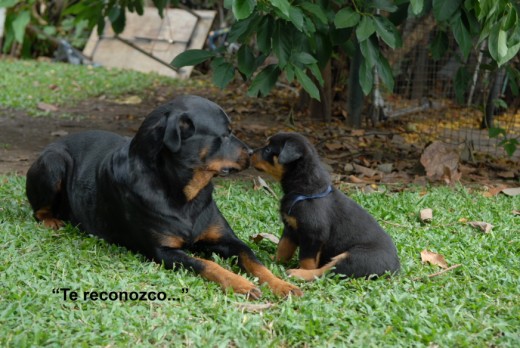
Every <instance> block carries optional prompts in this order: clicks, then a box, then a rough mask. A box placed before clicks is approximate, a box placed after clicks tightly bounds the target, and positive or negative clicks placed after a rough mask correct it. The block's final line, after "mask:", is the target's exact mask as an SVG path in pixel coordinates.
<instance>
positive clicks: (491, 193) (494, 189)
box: [483, 185, 507, 198]
mask: <svg viewBox="0 0 520 348" xmlns="http://www.w3.org/2000/svg"><path fill="white" fill-rule="evenodd" d="M506 187H507V186H504V185H500V186H497V187H491V188H490V189H489V190H488V191H487V192H484V194H483V196H484V197H486V198H490V197H494V196H496V195H498V194H499V193H500V192H502V190H503V189H505V188H506Z"/></svg>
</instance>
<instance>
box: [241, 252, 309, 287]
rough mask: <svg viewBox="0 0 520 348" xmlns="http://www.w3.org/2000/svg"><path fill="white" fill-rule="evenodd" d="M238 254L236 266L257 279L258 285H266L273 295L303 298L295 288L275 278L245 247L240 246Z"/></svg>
mask: <svg viewBox="0 0 520 348" xmlns="http://www.w3.org/2000/svg"><path fill="white" fill-rule="evenodd" d="M240 249H241V250H240V252H239V253H238V264H239V265H240V267H242V268H243V269H244V270H245V271H246V272H248V273H249V274H252V275H253V276H255V277H258V281H259V282H260V284H264V283H267V285H268V286H269V288H270V289H271V291H272V292H273V293H275V294H276V295H278V296H283V297H286V296H288V295H295V296H303V292H302V291H301V290H300V289H299V288H298V287H296V286H294V285H292V284H290V283H288V282H286V281H284V280H281V279H280V278H278V277H276V276H275V275H274V274H273V273H271V271H270V270H269V269H268V268H267V267H265V266H264V265H263V264H262V263H261V262H260V261H258V259H257V258H256V257H255V255H254V254H253V251H252V250H251V249H249V247H247V246H246V245H243V246H240Z"/></svg>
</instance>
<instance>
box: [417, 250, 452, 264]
mask: <svg viewBox="0 0 520 348" xmlns="http://www.w3.org/2000/svg"><path fill="white" fill-rule="evenodd" d="M421 261H422V262H423V263H424V262H428V263H430V264H432V265H437V266H439V267H441V268H448V263H447V262H446V260H445V259H444V256H442V255H441V254H437V253H434V252H433V251H428V250H426V249H424V250H423V251H421Z"/></svg>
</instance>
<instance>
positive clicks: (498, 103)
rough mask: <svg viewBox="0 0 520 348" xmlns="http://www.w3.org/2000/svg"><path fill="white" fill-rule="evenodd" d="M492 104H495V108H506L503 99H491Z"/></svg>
mask: <svg viewBox="0 0 520 348" xmlns="http://www.w3.org/2000/svg"><path fill="white" fill-rule="evenodd" d="M493 105H495V107H497V108H502V109H507V103H506V102H505V101H504V99H500V98H496V99H493Z"/></svg>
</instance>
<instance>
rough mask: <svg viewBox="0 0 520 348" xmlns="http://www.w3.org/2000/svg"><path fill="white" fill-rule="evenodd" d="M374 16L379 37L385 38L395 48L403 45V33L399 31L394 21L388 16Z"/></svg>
mask: <svg viewBox="0 0 520 348" xmlns="http://www.w3.org/2000/svg"><path fill="white" fill-rule="evenodd" d="M374 18H375V24H376V31H377V35H379V37H380V38H381V39H383V41H384V42H385V43H386V44H387V45H388V46H390V47H391V48H393V49H395V48H396V47H399V46H401V45H402V40H401V35H400V34H399V32H398V31H397V28H396V27H395V25H394V24H393V23H392V22H390V20H388V18H386V17H382V16H375V17H374Z"/></svg>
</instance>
